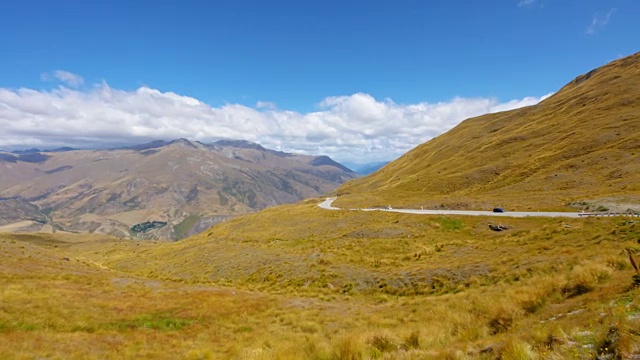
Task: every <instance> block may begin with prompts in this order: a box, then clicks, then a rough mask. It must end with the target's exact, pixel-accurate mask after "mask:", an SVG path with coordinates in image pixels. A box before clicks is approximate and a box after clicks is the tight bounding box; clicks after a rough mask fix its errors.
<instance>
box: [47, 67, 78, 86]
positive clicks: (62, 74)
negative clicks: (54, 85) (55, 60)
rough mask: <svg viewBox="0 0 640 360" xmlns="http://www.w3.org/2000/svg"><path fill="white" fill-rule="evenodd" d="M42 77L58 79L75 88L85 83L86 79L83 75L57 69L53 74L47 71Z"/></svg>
mask: <svg viewBox="0 0 640 360" xmlns="http://www.w3.org/2000/svg"><path fill="white" fill-rule="evenodd" d="M40 79H41V80H42V81H53V80H54V79H57V80H59V81H61V82H63V83H64V84H66V85H67V86H70V87H74V88H76V87H78V86H80V85H82V84H84V79H83V78H82V76H80V75H76V74H74V73H70V72H68V71H64V70H56V71H54V72H53V73H52V74H49V73H46V72H45V73H42V74H41V75H40Z"/></svg>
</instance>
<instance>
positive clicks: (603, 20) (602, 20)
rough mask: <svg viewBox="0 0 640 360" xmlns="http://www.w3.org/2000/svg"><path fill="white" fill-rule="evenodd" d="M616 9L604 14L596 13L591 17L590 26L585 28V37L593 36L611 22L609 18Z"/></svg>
mask: <svg viewBox="0 0 640 360" xmlns="http://www.w3.org/2000/svg"><path fill="white" fill-rule="evenodd" d="M616 10H617V9H616V8H613V9H611V10H609V11H607V12H606V13H596V14H594V15H593V16H592V17H591V24H589V26H587V28H586V29H585V31H584V32H585V33H586V34H587V35H593V34H595V33H596V32H598V31H599V30H601V29H602V28H604V27H605V26H607V24H608V23H609V21H611V16H613V14H614V13H615V12H616Z"/></svg>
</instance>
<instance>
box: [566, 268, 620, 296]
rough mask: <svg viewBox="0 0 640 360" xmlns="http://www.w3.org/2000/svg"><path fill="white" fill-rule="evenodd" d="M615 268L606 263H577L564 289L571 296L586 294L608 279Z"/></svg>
mask: <svg viewBox="0 0 640 360" xmlns="http://www.w3.org/2000/svg"><path fill="white" fill-rule="evenodd" d="M612 273H613V270H612V269H611V268H610V267H607V266H606V265H602V264H599V263H595V262H584V263H582V264H579V265H577V266H576V267H575V268H573V270H571V272H570V273H569V275H568V279H567V284H566V285H565V286H564V288H563V289H562V290H563V292H564V293H566V294H568V295H569V296H578V295H582V294H586V293H588V292H590V291H593V289H595V287H596V285H597V284H598V283H600V282H602V281H604V280H606V279H608V278H609V277H610V276H611V274H612Z"/></svg>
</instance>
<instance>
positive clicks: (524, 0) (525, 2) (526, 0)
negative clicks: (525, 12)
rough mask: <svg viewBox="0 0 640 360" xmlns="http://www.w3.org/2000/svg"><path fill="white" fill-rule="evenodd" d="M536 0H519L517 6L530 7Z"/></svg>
mask: <svg viewBox="0 0 640 360" xmlns="http://www.w3.org/2000/svg"><path fill="white" fill-rule="evenodd" d="M535 2H536V0H520V2H519V3H518V6H519V7H532V6H533V4H535Z"/></svg>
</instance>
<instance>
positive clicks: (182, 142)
mask: <svg viewBox="0 0 640 360" xmlns="http://www.w3.org/2000/svg"><path fill="white" fill-rule="evenodd" d="M176 144H177V145H184V146H189V147H193V148H197V147H198V146H196V145H195V144H194V143H192V142H191V141H189V140H187V139H185V138H180V139H176V140H173V141H171V142H169V143H168V144H167V145H176Z"/></svg>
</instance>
